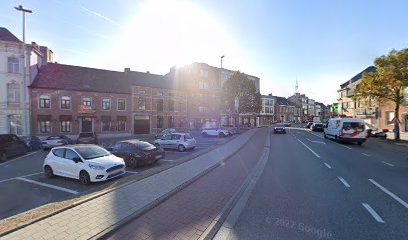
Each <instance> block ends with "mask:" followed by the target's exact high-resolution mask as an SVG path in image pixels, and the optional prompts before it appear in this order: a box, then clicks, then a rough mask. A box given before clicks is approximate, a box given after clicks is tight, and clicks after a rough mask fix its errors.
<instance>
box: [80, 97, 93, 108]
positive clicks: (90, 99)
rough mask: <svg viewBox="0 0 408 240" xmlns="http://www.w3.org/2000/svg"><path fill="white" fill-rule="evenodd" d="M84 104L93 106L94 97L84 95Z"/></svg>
mask: <svg viewBox="0 0 408 240" xmlns="http://www.w3.org/2000/svg"><path fill="white" fill-rule="evenodd" d="M82 105H84V106H87V107H90V106H92V98H90V97H83V98H82Z"/></svg>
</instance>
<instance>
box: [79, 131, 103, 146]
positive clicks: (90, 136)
mask: <svg viewBox="0 0 408 240" xmlns="http://www.w3.org/2000/svg"><path fill="white" fill-rule="evenodd" d="M76 143H77V144H95V145H96V144H98V136H97V135H96V133H95V132H82V133H80V134H79V136H78V139H77V141H76Z"/></svg>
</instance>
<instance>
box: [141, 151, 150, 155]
mask: <svg viewBox="0 0 408 240" xmlns="http://www.w3.org/2000/svg"><path fill="white" fill-rule="evenodd" d="M143 154H144V155H150V154H151V152H143Z"/></svg>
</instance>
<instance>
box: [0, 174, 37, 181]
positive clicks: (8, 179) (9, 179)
mask: <svg viewBox="0 0 408 240" xmlns="http://www.w3.org/2000/svg"><path fill="white" fill-rule="evenodd" d="M38 174H43V173H42V172H36V173H32V174H28V175H24V176H19V177H21V178H22V177H30V176H34V175H38ZM16 178H18V177H13V178H7V179H3V180H0V183H2V182H7V181H11V180H15V179H16Z"/></svg>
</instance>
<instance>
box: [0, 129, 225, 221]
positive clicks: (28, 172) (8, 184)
mask: <svg viewBox="0 0 408 240" xmlns="http://www.w3.org/2000/svg"><path fill="white" fill-rule="evenodd" d="M193 136H194V137H195V138H196V140H197V147H196V148H195V149H193V150H190V151H186V152H178V151H176V150H166V158H165V159H162V160H160V161H159V162H158V163H157V164H155V165H151V166H144V167H140V168H136V169H130V168H128V169H127V173H126V175H125V176H123V177H122V178H126V177H127V176H131V175H134V174H140V173H142V172H143V171H146V170H149V169H152V168H159V167H162V165H167V166H169V167H171V166H173V165H175V164H177V161H179V160H181V158H183V157H185V156H188V155H191V154H193V153H196V152H199V151H203V150H205V149H207V148H209V147H211V146H213V145H215V144H222V143H223V142H225V141H229V140H230V139H231V138H203V137H201V136H200V135H198V134H193ZM135 138H138V139H144V140H148V141H149V140H150V141H153V138H151V139H148V138H146V136H142V137H135ZM116 140H117V139H116ZM113 141H114V140H106V139H105V140H103V141H100V145H102V146H107V145H109V144H110V143H112V142H113ZM47 153H48V152H45V151H36V152H31V153H28V154H27V155H25V156H20V157H17V158H14V159H10V160H9V161H6V162H4V163H0V193H1V197H0V219H4V218H7V217H10V216H13V215H15V214H18V213H22V212H25V211H27V210H30V209H33V208H36V207H39V206H42V205H44V204H47V203H52V202H57V201H62V200H66V199H69V198H71V197H73V196H77V195H80V194H82V193H89V192H93V191H96V189H100V188H101V187H102V188H104V187H105V186H106V187H108V186H110V185H111V183H113V182H114V181H115V180H116V179H112V180H109V181H106V182H101V183H93V184H90V185H87V186H84V185H81V183H80V182H79V181H77V180H75V179H69V178H63V177H55V178H51V179H50V178H47V177H46V176H45V175H44V173H43V172H42V164H43V161H44V158H45V157H46V155H47Z"/></svg>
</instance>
